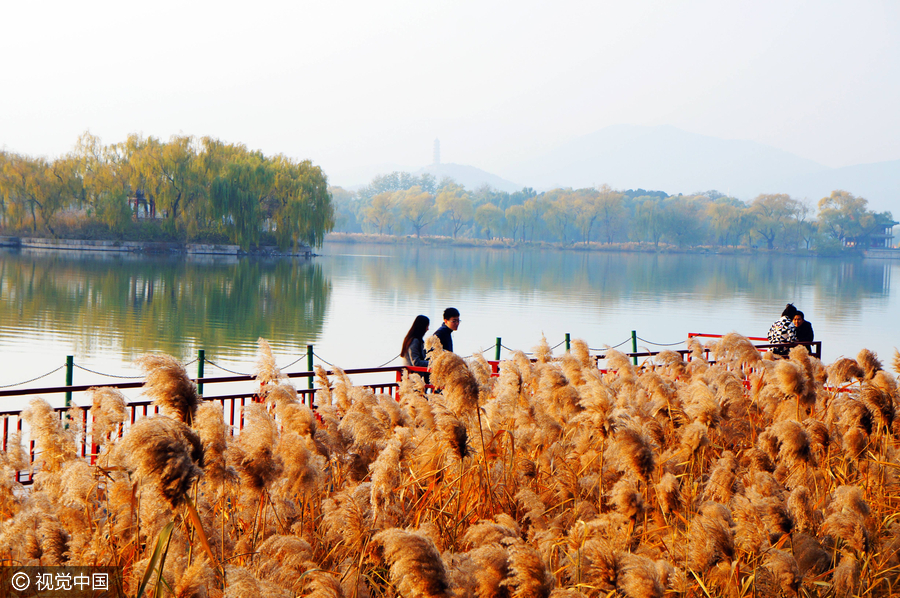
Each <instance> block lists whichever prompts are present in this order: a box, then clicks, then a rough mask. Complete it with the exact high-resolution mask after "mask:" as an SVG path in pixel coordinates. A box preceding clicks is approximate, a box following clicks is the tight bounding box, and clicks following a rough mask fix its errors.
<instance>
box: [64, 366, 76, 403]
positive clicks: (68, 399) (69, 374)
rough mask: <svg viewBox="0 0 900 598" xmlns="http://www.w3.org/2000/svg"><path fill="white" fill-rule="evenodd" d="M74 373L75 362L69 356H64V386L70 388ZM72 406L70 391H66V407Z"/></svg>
mask: <svg viewBox="0 0 900 598" xmlns="http://www.w3.org/2000/svg"><path fill="white" fill-rule="evenodd" d="M74 371H75V360H74V358H73V357H72V356H71V355H66V386H72V374H73V373H74ZM71 406H72V391H71V390H67V391H66V407H71Z"/></svg>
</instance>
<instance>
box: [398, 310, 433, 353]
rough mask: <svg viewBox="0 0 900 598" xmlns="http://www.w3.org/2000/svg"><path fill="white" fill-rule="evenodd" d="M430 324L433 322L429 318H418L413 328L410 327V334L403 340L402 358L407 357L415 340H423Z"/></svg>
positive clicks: (414, 321)
mask: <svg viewBox="0 0 900 598" xmlns="http://www.w3.org/2000/svg"><path fill="white" fill-rule="evenodd" d="M429 323H431V320H429V319H428V317H427V316H416V319H415V320H413V323H412V326H410V327H409V332H407V333H406V337H405V338H404V339H403V348H402V349H400V356H401V357H403V356H405V355H406V352H407V351H408V350H409V346H410V345H411V344H412V342H413V339H414V338H423V337H424V336H425V331H426V330H428V324H429Z"/></svg>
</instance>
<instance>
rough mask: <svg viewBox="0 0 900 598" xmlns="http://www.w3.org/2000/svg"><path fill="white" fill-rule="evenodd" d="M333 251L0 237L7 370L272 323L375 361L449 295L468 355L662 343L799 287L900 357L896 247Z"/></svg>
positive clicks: (769, 305)
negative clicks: (150, 247)
mask: <svg viewBox="0 0 900 598" xmlns="http://www.w3.org/2000/svg"><path fill="white" fill-rule="evenodd" d="M322 253H323V255H322V256H321V257H317V258H314V259H313V260H312V261H307V262H297V261H293V260H271V261H265V260H251V259H235V258H217V257H206V258H202V257H199V258H191V259H184V258H177V257H142V256H134V255H130V254H98V253H90V254H81V255H78V254H76V253H52V252H47V253H25V252H21V253H19V252H9V251H7V252H0V351H2V352H3V355H4V357H5V358H6V359H5V360H4V362H3V365H2V368H3V369H2V371H0V385H3V384H6V383H11V382H18V381H20V380H23V379H27V378H29V377H30V376H31V375H38V374H41V373H45V372H47V371H49V370H51V369H52V368H54V367H57V366H59V365H60V364H61V363H64V361H65V355H67V354H70V355H75V357H76V363H80V364H84V365H89V364H93V366H94V367H95V368H96V369H102V370H104V371H112V372H121V371H123V370H124V369H126V368H127V367H130V363H131V361H132V360H133V358H134V357H136V356H138V355H140V354H142V353H145V352H148V351H163V352H166V353H170V354H172V355H175V356H176V357H178V358H182V359H185V361H187V360H190V359H192V358H193V357H196V350H197V349H200V348H202V349H204V350H206V353H207V356H208V357H209V358H210V359H224V360H225V361H226V363H228V364H229V367H232V368H236V369H238V370H239V371H243V372H247V371H250V370H252V367H253V365H252V364H253V362H254V361H255V356H256V341H257V339H258V338H259V337H263V338H266V339H267V340H269V342H270V344H271V345H272V347H273V350H274V351H275V352H276V355H277V357H278V359H279V364H280V365H285V364H288V363H291V362H295V360H297V359H301V358H302V357H303V356H304V354H305V350H306V345H307V344H314V345H315V350H316V354H317V355H318V356H321V360H322V362H325V364H330V363H333V364H336V365H340V366H342V367H370V366H373V365H380V364H382V363H389V362H390V360H391V359H393V358H395V356H396V353H397V351H398V350H399V346H400V341H401V340H402V338H403V334H404V333H405V331H406V330H407V329H408V328H409V324H410V322H411V321H412V318H413V317H414V316H415V315H416V314H418V313H424V314H426V315H428V316H429V317H431V318H432V330H434V329H435V328H436V327H437V324H438V323H439V317H440V313H441V310H443V308H444V307H446V306H447V305H455V306H456V307H458V308H460V310H461V311H462V312H463V314H464V315H463V325H462V327H461V330H460V331H459V332H458V333H457V334H456V335H455V337H456V338H455V339H454V346H457V347H458V348H459V349H458V350H459V352H460V353H461V354H462V355H468V354H470V353H472V352H474V351H477V350H481V349H488V348H490V347H491V346H492V343H493V342H494V340H495V338H496V337H502V338H503V339H504V344H505V345H507V346H509V347H513V348H517V349H524V350H530V349H531V348H532V347H534V346H535V345H536V344H537V343H538V342H539V341H540V339H541V335H542V334H543V335H546V337H547V338H548V340H549V341H550V342H551V345H553V344H555V343H557V342H559V341H561V340H562V339H563V337H564V335H565V333H571V334H572V337H573V338H581V339H584V340H585V341H586V342H588V344H589V345H590V346H591V347H602V346H603V345H604V344H609V345H615V344H616V343H619V342H621V341H622V340H623V339H626V338H630V333H631V330H637V331H638V333H639V336H641V337H643V338H645V339H648V340H650V341H654V342H660V343H670V342H675V341H681V340H684V338H686V336H687V333H688V332H712V333H722V332H729V331H731V330H736V331H738V332H741V333H742V334H747V335H764V334H765V331H766V330H767V329H768V326H769V325H770V324H771V322H772V321H773V320H774V319H775V318H776V317H777V315H778V313H780V311H781V309H782V308H783V306H784V304H785V303H786V302H787V301H795V302H796V303H797V305H798V306H799V307H800V308H801V309H803V310H804V311H806V313H807V317H808V319H809V320H810V321H811V322H812V323H813V326H814V328H815V330H816V334H817V339H820V340H823V341H824V342H825V343H826V344H825V346H824V350H825V356H826V360H830V359H834V358H836V357H837V356H838V355H840V354H845V355H855V354H856V352H857V351H858V350H859V349H860V348H862V347H863V346H865V347H868V348H870V349H873V350H875V351H878V352H880V354H881V356H882V358H885V359H888V360H889V359H890V356H891V355H892V354H893V352H892V351H893V346H895V345H896V344H897V339H898V338H900V324H897V323H896V321H897V319H896V317H895V314H896V312H897V311H898V310H900V295H898V294H897V293H894V296H893V297H892V296H891V294H890V292H891V288H890V285H891V272H892V271H893V269H894V268H898V267H900V264H896V263H891V262H885V261H876V260H871V261H869V260H850V261H847V260H830V259H799V258H791V257H783V256H727V255H688V254H664V255H655V254H621V253H598V252H580V251H558V250H550V249H547V250H524V251H522V250H491V249H483V248H453V249H450V248H434V247H430V248H429V247H411V246H409V247H407V246H389V245H366V246H363V245H351V244H346V245H338V244H329V243H326V246H325V247H324V248H323V250H322ZM491 354H492V352H491ZM326 360H327V361H326ZM319 363H321V362H319ZM303 366H305V361H304V362H302V363H300V364H299V365H298V366H296V367H295V368H294V369H295V370H296V369H303ZM216 373H218V374H221V372H216ZM81 375H82V374H79V376H81ZM60 376H61V374H60ZM79 380H81V378H80V377H79ZM52 383H61V380H57V379H56V378H54V379H53V380H52Z"/></svg>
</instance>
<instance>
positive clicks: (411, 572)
mask: <svg viewBox="0 0 900 598" xmlns="http://www.w3.org/2000/svg"><path fill="white" fill-rule="evenodd" d="M372 539H373V540H374V541H375V542H377V543H379V544H381V545H383V546H384V558H385V561H387V563H388V564H389V565H390V575H391V581H392V582H393V583H394V584H395V585H396V586H397V590H398V591H399V592H400V595H401V596H404V597H408V598H412V597H413V596H421V597H423V598H450V597H451V596H452V595H453V592H452V588H451V587H450V580H449V578H448V575H447V570H446V568H445V567H444V563H443V561H442V560H441V555H440V554H439V553H438V551H437V548H436V547H435V545H434V543H433V542H432V541H431V540H429V539H428V538H426V537H424V536H422V535H421V534H418V533H416V532H414V531H404V530H401V529H397V528H392V529H387V530H384V531H382V532H378V533H377V534H375V536H374V537H373V538H372Z"/></svg>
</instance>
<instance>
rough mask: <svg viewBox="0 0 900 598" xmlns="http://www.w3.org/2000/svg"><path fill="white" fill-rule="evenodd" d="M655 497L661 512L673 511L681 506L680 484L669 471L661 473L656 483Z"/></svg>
mask: <svg viewBox="0 0 900 598" xmlns="http://www.w3.org/2000/svg"><path fill="white" fill-rule="evenodd" d="M656 499H657V501H658V502H659V508H660V510H661V511H662V512H663V513H666V514H669V513H674V512H676V511H678V510H679V509H680V508H681V505H682V500H683V498H682V496H681V484H680V483H679V481H678V478H677V477H675V476H674V475H673V474H672V473H671V472H666V473H665V474H663V476H662V477H661V478H660V479H659V483H658V484H656Z"/></svg>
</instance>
